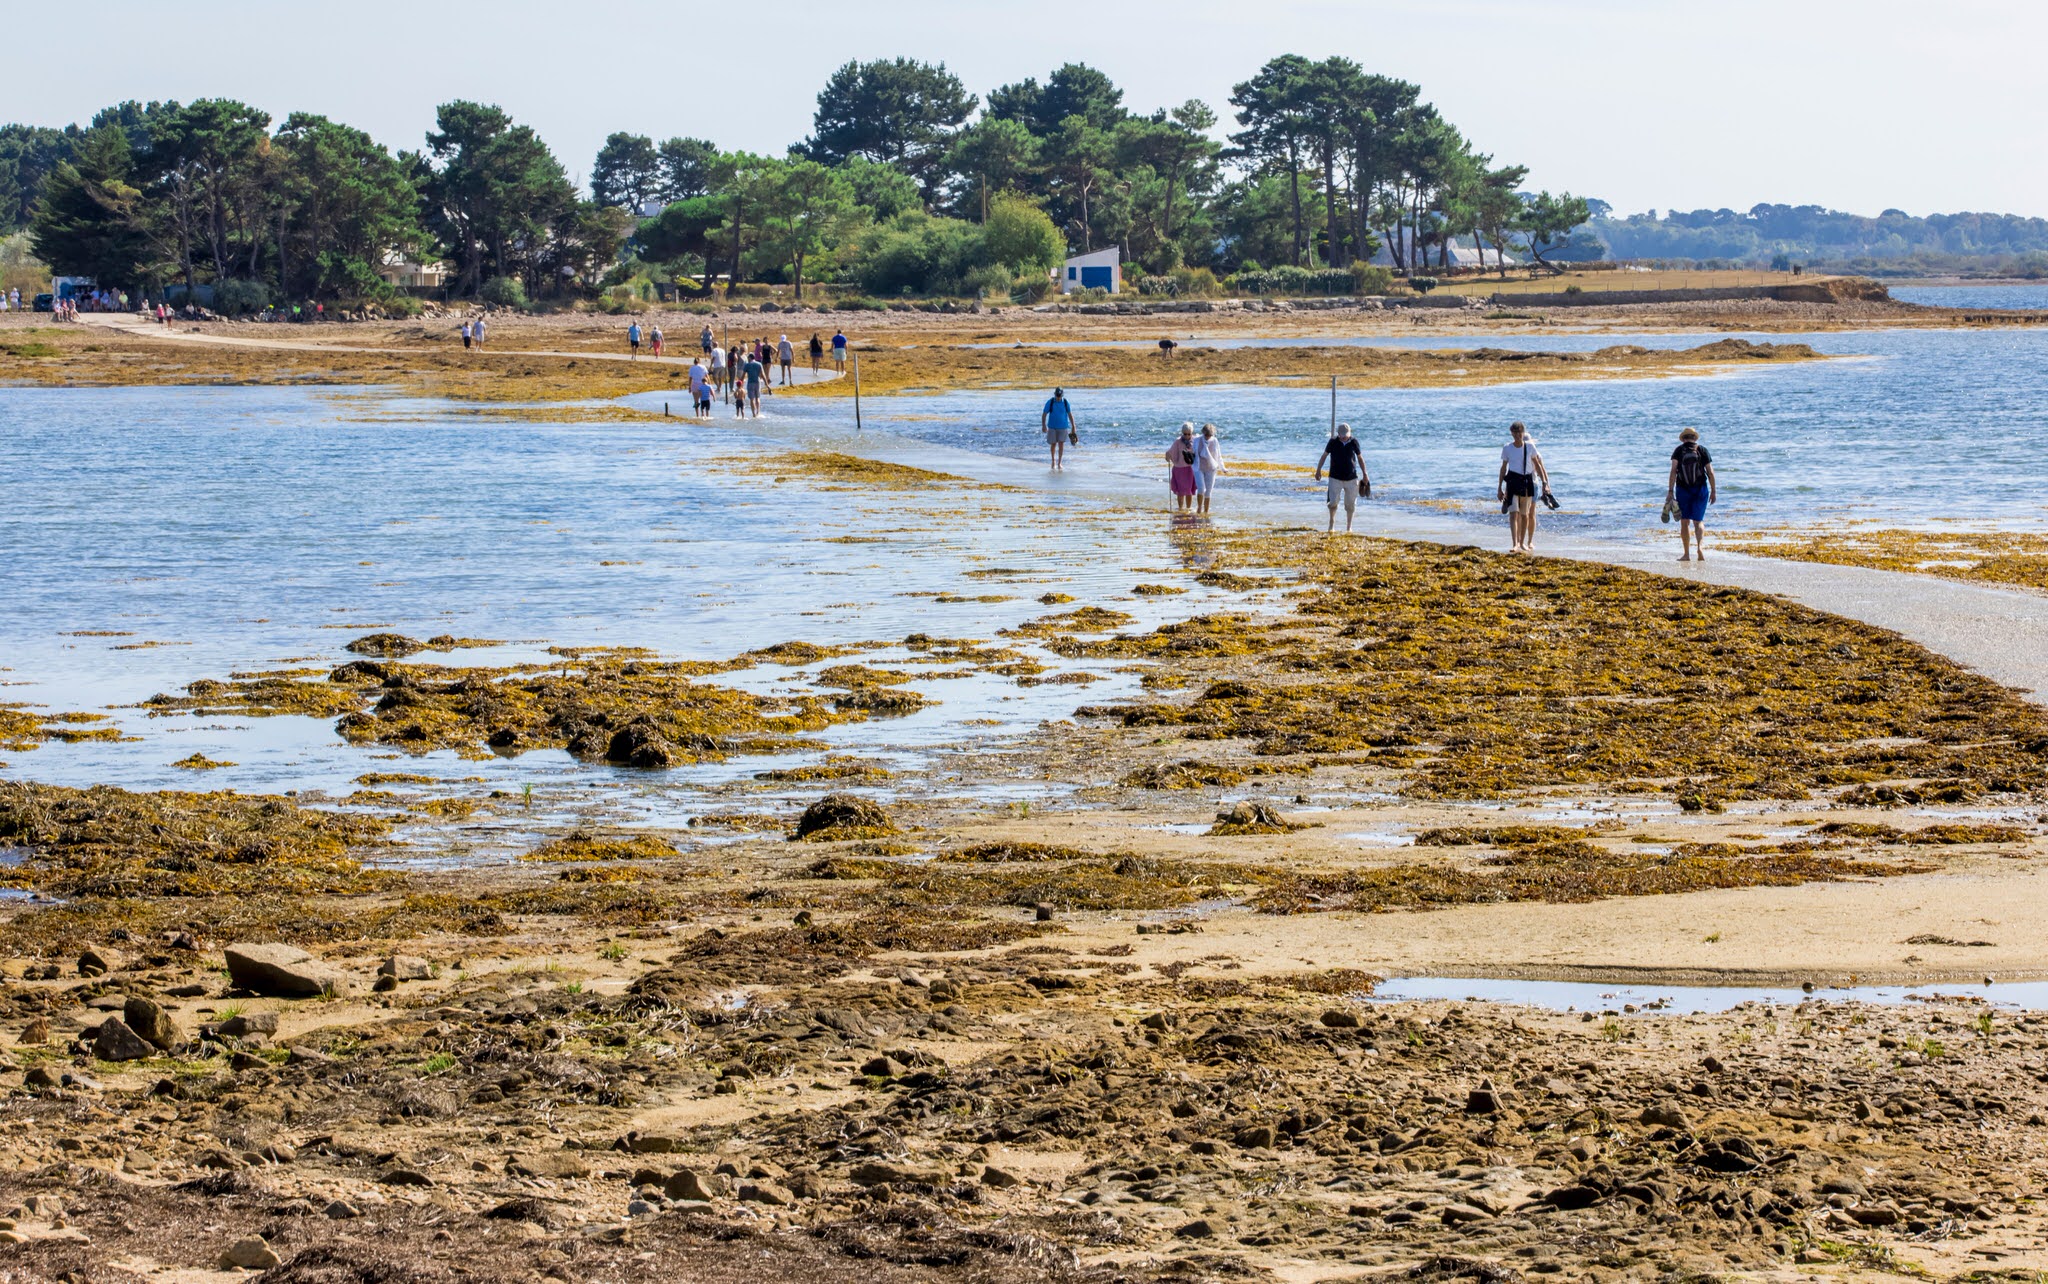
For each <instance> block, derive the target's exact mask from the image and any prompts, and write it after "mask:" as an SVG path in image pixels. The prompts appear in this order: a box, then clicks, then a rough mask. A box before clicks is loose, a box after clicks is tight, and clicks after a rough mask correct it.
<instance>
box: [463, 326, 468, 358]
mask: <svg viewBox="0 0 2048 1284" xmlns="http://www.w3.org/2000/svg"><path fill="white" fill-rule="evenodd" d="M462 350H463V351H464V352H467V351H469V322H468V321H466V320H465V321H464V322H463V323H462Z"/></svg>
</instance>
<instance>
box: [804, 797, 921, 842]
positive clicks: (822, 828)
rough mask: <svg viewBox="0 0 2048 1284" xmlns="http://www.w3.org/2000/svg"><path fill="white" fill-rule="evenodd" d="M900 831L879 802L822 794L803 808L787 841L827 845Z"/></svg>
mask: <svg viewBox="0 0 2048 1284" xmlns="http://www.w3.org/2000/svg"><path fill="white" fill-rule="evenodd" d="M902 832H903V831H902V830H901V829H900V828H898V827H897V824H896V822H895V820H894V819H892V818H891V817H890V815H889V813H888V811H887V810H885V809H884V808H883V807H882V805H881V804H880V803H877V802H871V801H869V800H868V799H866V798H861V797H858V796H856V795H854V794H826V795H825V796H824V797H823V798H820V799H819V800H818V801H816V802H814V803H812V804H811V805H810V806H808V807H806V808H804V814H803V815H802V816H800V817H799V818H798V819H797V822H796V832H795V833H794V834H791V835H790V838H791V839H792V840H794V841H796V842H803V843H829V842H838V841H841V840H843V839H849V838H881V837H884V836H886V835H889V834H900V833H902Z"/></svg>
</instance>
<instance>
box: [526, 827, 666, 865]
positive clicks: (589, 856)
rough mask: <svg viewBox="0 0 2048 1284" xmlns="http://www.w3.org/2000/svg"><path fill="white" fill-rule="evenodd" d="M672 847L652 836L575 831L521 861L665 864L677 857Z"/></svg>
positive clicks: (544, 845) (536, 849) (535, 849)
mask: <svg viewBox="0 0 2048 1284" xmlns="http://www.w3.org/2000/svg"><path fill="white" fill-rule="evenodd" d="M680 855H682V853H681V852H679V851H677V850H676V847H675V844H674V843H671V842H669V841H668V840H667V839H664V838H656V837H655V836H654V835H652V834H598V833H593V832H591V831H589V830H583V829H579V830H577V831H575V832H574V833H572V834H570V835H569V836H568V837H566V838H558V839H556V840H555V841H553V842H551V843H543V844H542V845H541V846H539V847H536V848H534V849H533V850H532V851H530V852H528V853H526V855H525V856H523V857H521V859H522V860H536V861H572V860H577V861H581V860H667V859H669V858H670V857H674V856H680Z"/></svg>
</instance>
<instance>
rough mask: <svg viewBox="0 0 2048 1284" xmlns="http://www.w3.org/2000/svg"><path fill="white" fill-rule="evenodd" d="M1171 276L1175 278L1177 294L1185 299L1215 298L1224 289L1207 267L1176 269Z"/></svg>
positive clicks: (1174, 283)
mask: <svg viewBox="0 0 2048 1284" xmlns="http://www.w3.org/2000/svg"><path fill="white" fill-rule="evenodd" d="M1169 275H1171V276H1172V277H1173V285H1174V291H1175V293H1177V294H1179V295H1180V296H1181V297H1182V298H1183V299H1208V298H1213V297H1215V296H1216V295H1217V294H1219V293H1221V292H1222V289H1223V286H1222V284H1221V283H1220V282H1219V281H1217V279H1216V274H1215V273H1214V272H1211V271H1210V270H1209V269H1208V268H1205V267H1199V268H1186V267H1182V268H1175V269H1174V270H1173V271H1172V272H1171V273H1170V274H1169Z"/></svg>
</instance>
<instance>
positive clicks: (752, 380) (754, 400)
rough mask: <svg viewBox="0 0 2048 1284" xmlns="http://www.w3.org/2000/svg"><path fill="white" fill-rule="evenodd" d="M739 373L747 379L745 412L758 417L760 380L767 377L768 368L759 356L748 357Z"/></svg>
mask: <svg viewBox="0 0 2048 1284" xmlns="http://www.w3.org/2000/svg"><path fill="white" fill-rule="evenodd" d="M740 373H741V374H742V375H744V376H745V377H746V381H747V394H746V400H747V412H748V413H749V414H751V415H753V417H754V418H756V419H759V418H760V417H761V381H762V380H763V379H765V378H766V377H767V375H768V368H767V367H766V366H764V365H762V364H761V360H760V358H759V357H748V358H747V364H746V365H745V367H743V368H742V370H741V372H740Z"/></svg>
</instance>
